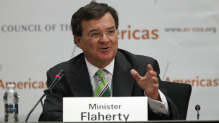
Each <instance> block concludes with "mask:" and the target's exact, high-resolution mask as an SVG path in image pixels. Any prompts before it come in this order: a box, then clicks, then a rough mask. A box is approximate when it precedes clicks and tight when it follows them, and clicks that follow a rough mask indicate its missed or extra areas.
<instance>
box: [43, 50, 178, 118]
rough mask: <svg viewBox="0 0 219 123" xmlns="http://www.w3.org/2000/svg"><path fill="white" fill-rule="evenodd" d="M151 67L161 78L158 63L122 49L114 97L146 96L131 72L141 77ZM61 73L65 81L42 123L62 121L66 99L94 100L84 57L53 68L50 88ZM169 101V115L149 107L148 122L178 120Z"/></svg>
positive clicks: (49, 97) (46, 106) (117, 59)
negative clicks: (62, 72)
mask: <svg viewBox="0 0 219 123" xmlns="http://www.w3.org/2000/svg"><path fill="white" fill-rule="evenodd" d="M148 64H151V65H152V66H153V68H154V70H155V71H156V72H157V74H158V76H159V73H160V70H159V65H158V63H157V61H156V60H155V59H153V58H150V57H146V56H140V55H134V54H131V53H129V52H127V51H125V50H121V49H119V50H118V52H117V55H116V57H115V65H114V73H113V79H112V88H113V94H112V96H114V97H119V96H123V97H124V96H144V91H143V90H142V89H141V88H140V87H139V86H138V84H137V82H136V81H135V80H134V78H133V77H132V76H131V74H130V70H131V69H132V68H134V69H135V70H137V71H138V72H139V74H140V75H141V76H143V75H145V73H146V71H147V65H148ZM61 69H63V70H64V72H65V74H64V77H63V78H62V79H61V80H60V82H59V84H58V85H56V87H54V89H53V90H52V93H51V94H48V95H47V97H46V99H45V103H44V108H43V112H42V114H41V116H40V118H39V121H62V120H63V119H62V118H63V116H62V98H63V97H91V96H92V87H91V82H90V77H89V73H88V69H87V66H86V63H85V58H84V55H83V53H82V54H79V55H78V56H76V57H74V58H72V59H71V60H69V61H67V62H63V63H61V64H58V65H56V66H55V67H53V68H51V69H50V70H49V71H48V72H47V86H48V87H49V85H50V84H51V82H52V81H53V79H54V75H55V74H57V73H58V72H59V71H60V70H61ZM159 83H160V90H161V91H162V82H161V81H160V79H159ZM164 94H165V93H164ZM166 98H167V100H168V105H169V115H164V114H160V113H154V112H153V111H152V110H151V109H150V107H149V110H148V114H149V115H148V119H149V120H164V119H178V113H177V109H176V106H175V104H173V102H172V101H171V100H170V99H169V98H168V97H166Z"/></svg>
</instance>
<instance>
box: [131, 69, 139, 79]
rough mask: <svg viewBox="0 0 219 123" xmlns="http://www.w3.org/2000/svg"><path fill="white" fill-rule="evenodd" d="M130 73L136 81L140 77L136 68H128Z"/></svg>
mask: <svg viewBox="0 0 219 123" xmlns="http://www.w3.org/2000/svg"><path fill="white" fill-rule="evenodd" d="M130 73H131V75H132V77H133V78H134V79H135V80H136V81H138V80H140V79H141V76H140V75H139V74H138V72H137V71H136V70H134V69H131V70H130Z"/></svg>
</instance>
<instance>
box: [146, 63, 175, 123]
mask: <svg viewBox="0 0 219 123" xmlns="http://www.w3.org/2000/svg"><path fill="white" fill-rule="evenodd" d="M152 66H153V68H154V71H156V72H157V76H158V81H159V85H162V81H161V79H160V77H159V74H160V69H159V64H158V62H157V60H153V62H152ZM161 91H162V90H161ZM162 92H163V91H162ZM163 93H164V95H165V92H163ZM165 97H166V99H167V103H168V111H169V115H166V114H162V113H155V112H153V111H152V109H151V108H150V107H149V109H148V119H149V120H177V119H178V111H177V108H176V106H175V104H174V102H173V101H171V99H170V98H169V97H167V96H166V95H165Z"/></svg>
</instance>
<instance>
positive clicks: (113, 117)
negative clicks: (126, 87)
mask: <svg viewBox="0 0 219 123" xmlns="http://www.w3.org/2000/svg"><path fill="white" fill-rule="evenodd" d="M147 102H148V100H147V97H65V98H63V121H64V122H104V121H105V122H113V121H123V122H124V121H147V120H148V103H147Z"/></svg>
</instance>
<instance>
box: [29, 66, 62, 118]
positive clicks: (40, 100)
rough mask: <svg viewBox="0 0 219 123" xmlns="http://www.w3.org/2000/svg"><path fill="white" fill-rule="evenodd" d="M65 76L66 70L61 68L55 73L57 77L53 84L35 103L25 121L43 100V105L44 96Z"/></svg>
mask: <svg viewBox="0 0 219 123" xmlns="http://www.w3.org/2000/svg"><path fill="white" fill-rule="evenodd" d="M63 76H64V71H63V70H60V71H59V73H58V74H57V75H55V78H54V80H53V82H52V84H51V85H50V86H49V87H48V89H46V90H44V94H43V95H42V96H41V98H40V99H39V101H38V102H37V103H36V104H35V106H34V107H33V108H32V109H31V110H30V112H29V113H28V115H27V118H26V120H25V122H27V121H28V119H29V117H30V114H31V113H32V112H33V110H34V109H35V108H36V106H37V105H38V104H39V103H40V102H41V104H42V106H43V103H42V99H43V97H45V96H46V95H47V94H49V93H52V89H53V88H54V87H55V86H56V85H57V84H58V83H59V80H60V79H61V78H62V77H63Z"/></svg>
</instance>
